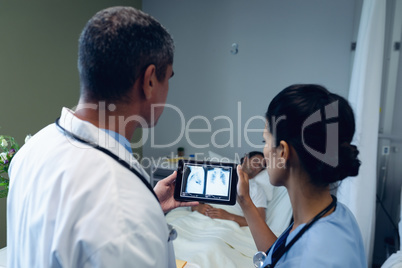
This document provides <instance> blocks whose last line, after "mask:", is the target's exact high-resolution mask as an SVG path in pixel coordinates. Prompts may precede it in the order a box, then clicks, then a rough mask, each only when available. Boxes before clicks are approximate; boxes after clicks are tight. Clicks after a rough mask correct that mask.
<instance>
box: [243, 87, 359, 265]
mask: <svg viewBox="0 0 402 268" xmlns="http://www.w3.org/2000/svg"><path fill="white" fill-rule="evenodd" d="M354 131H355V121H354V115H353V111H352V108H351V107H350V105H349V104H348V102H347V101H346V100H345V99H344V98H342V97H340V96H338V95H336V94H333V93H331V92H329V91H328V90H326V89H325V88H324V87H322V86H319V85H292V86H289V87H287V88H285V89H284V90H282V91H281V92H280V93H279V94H278V95H277V96H276V97H275V98H274V99H273V100H272V101H271V103H270V105H269V107H268V111H267V113H266V127H265V130H264V141H265V147H264V157H265V160H266V164H267V170H268V174H269V178H270V181H271V183H272V184H273V185H275V186H285V187H286V188H287V190H288V193H289V197H290V200H291V204H292V208H293V218H294V222H293V224H292V225H291V226H289V228H288V229H287V230H286V231H285V232H284V233H283V234H282V235H281V236H280V237H279V238H278V239H277V238H276V236H275V235H274V234H273V233H272V231H271V230H270V229H269V227H268V226H267V225H266V224H265V222H264V220H263V219H261V217H259V216H258V212H257V209H256V207H255V206H254V205H253V202H251V199H250V196H249V193H248V189H249V187H248V178H247V174H245V173H244V172H243V171H242V170H241V166H239V167H238V173H239V183H238V202H239V203H240V205H241V207H242V209H243V211H244V215H245V217H246V219H247V222H248V224H249V226H250V230H251V232H252V235H253V238H254V241H255V243H256V245H257V248H258V250H261V251H266V250H268V251H267V252H266V255H267V256H266V258H265V261H264V260H262V261H261V262H260V267H274V266H275V265H277V267H367V263H366V257H365V253H364V248H363V243H362V237H361V233H360V230H359V227H358V225H357V223H356V220H355V218H354V216H353V215H352V213H351V212H350V211H349V210H348V208H347V207H346V206H345V205H343V204H341V203H339V202H337V201H336V197H334V196H331V194H330V188H329V185H330V184H332V183H335V182H338V181H341V180H343V179H344V178H346V177H348V176H356V175H357V174H358V170H359V166H360V161H359V160H358V159H357V155H358V153H359V152H358V150H357V148H356V146H354V145H351V144H350V142H351V141H352V137H353V134H354ZM276 239H277V240H276ZM275 240H276V241H275ZM263 255H264V254H263ZM262 259H264V258H262Z"/></svg>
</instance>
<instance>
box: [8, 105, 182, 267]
mask: <svg viewBox="0 0 402 268" xmlns="http://www.w3.org/2000/svg"><path fill="white" fill-rule="evenodd" d="M60 124H61V125H62V126H63V127H64V128H66V129H67V130H68V131H70V132H73V133H74V134H76V135H77V136H79V137H81V138H83V139H85V140H88V141H92V142H95V143H98V144H99V145H100V146H102V147H106V148H108V150H110V151H112V152H113V153H114V154H116V155H118V156H119V157H120V158H122V159H125V160H126V161H127V162H128V163H129V164H130V165H132V166H133V167H135V168H136V169H137V170H138V171H139V172H140V173H142V174H143V175H144V177H146V178H147V179H148V180H149V177H148V175H147V174H146V173H145V171H144V170H143V169H142V168H141V166H140V165H139V163H138V162H137V161H136V160H135V159H134V158H133V156H132V155H131V154H130V153H129V152H128V151H127V150H126V149H125V148H124V147H123V146H122V145H121V144H120V143H118V142H117V141H116V140H115V139H114V138H113V137H111V136H109V135H108V134H106V133H105V132H104V131H101V130H100V129H98V128H97V127H95V126H94V125H92V124H90V123H88V122H85V121H82V120H80V119H78V118H77V117H75V116H74V115H73V112H72V111H70V110H68V109H66V108H63V111H62V115H61V119H60ZM10 178H11V180H10V182H11V184H10V191H9V196H8V200H7V226H8V228H7V242H8V245H7V251H8V267H30V268H32V267H40V268H43V267H74V268H75V267H141V268H143V267H176V265H175V257H174V252H173V246H172V243H171V242H168V235H169V232H168V228H167V224H166V221H165V217H164V214H163V211H162V209H161V207H160V205H159V203H158V201H157V200H156V198H155V197H154V196H153V195H152V193H151V192H150V191H149V189H148V188H147V187H146V186H145V185H144V183H143V182H142V181H141V180H140V179H139V178H138V177H137V176H135V175H134V174H133V173H132V172H131V171H130V170H128V169H127V168H125V167H123V166H122V165H120V164H119V163H118V162H117V161H115V160H114V159H112V158H111V157H110V156H108V155H106V154H105V153H102V152H100V151H98V150H96V149H93V148H90V147H89V146H87V145H84V144H82V143H80V142H77V141H74V140H72V139H71V138H68V137H67V136H66V135H65V134H64V133H63V132H62V131H60V129H59V128H57V126H56V125H55V124H51V125H49V126H47V127H46V128H44V129H43V130H41V131H40V132H38V133H37V134H36V135H34V136H33V137H32V138H31V139H30V140H29V141H28V142H27V143H26V144H25V145H24V146H23V147H22V148H21V149H20V151H19V152H18V153H17V154H16V155H15V157H14V159H13V161H12V163H11V167H10Z"/></svg>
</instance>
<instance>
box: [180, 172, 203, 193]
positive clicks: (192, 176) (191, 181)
mask: <svg viewBox="0 0 402 268" xmlns="http://www.w3.org/2000/svg"><path fill="white" fill-rule="evenodd" d="M187 174H188V177H187V185H186V192H187V193H192V194H203V193H204V184H205V171H204V168H203V167H202V166H186V167H185V172H184V176H187Z"/></svg>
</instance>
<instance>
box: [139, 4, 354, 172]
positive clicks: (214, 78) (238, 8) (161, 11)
mask: <svg viewBox="0 0 402 268" xmlns="http://www.w3.org/2000/svg"><path fill="white" fill-rule="evenodd" d="M212 3H213V4H212ZM359 4H360V5H361V1H355V0H353V1H351V0H340V1H331V0H324V1H322V0H303V1H291V0H286V1H274V0H268V1H267V0H257V1H232V0H221V1H180V0H170V1H158V0H147V1H144V2H143V9H144V11H146V12H148V13H150V14H151V15H153V16H154V17H156V18H157V19H158V20H160V22H161V23H162V24H163V25H164V26H165V27H166V28H167V29H168V31H170V33H171V34H172V36H173V38H174V40H175V45H176V52H175V60H174V65H173V67H174V72H175V75H174V77H173V78H172V79H171V82H170V90H169V94H168V98H167V103H168V104H169V106H167V107H165V110H164V113H163V114H162V116H161V117H160V119H159V122H158V124H157V126H156V127H155V128H153V129H150V130H148V129H144V136H143V141H144V146H143V152H144V156H145V157H161V156H168V155H171V153H172V152H173V153H175V152H176V150H177V147H184V148H185V154H186V155H189V154H195V153H200V155H199V156H201V157H202V156H207V153H208V151H209V150H210V151H213V152H216V153H218V154H220V155H223V156H226V157H228V158H230V159H235V158H237V157H236V156H242V155H243V154H244V153H246V152H248V151H251V150H262V147H263V143H262V130H263V128H264V125H265V120H264V118H263V116H264V113H265V111H266V109H267V107H268V104H269V102H270V100H271V99H272V98H273V97H274V96H275V95H276V94H277V93H278V92H279V91H280V90H282V89H283V88H285V87H286V86H289V85H291V84H294V83H317V84H321V85H324V86H326V87H327V88H328V89H329V90H331V91H334V92H337V93H339V94H340V95H342V96H344V97H347V95H348V87H349V81H350V74H351V61H352V55H353V51H352V49H351V45H352V42H353V41H355V40H354V38H355V29H356V26H357V25H356V24H357V22H358V18H357V15H356V14H358V15H360V6H359ZM234 43H235V44H237V45H238V51H237V53H236V51H235V49H234V48H235V47H233V44H234ZM197 129H199V131H197ZM149 163H150V159H149V158H145V159H144V160H143V164H144V166H148V165H149Z"/></svg>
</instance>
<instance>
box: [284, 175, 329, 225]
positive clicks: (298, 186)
mask: <svg viewBox="0 0 402 268" xmlns="http://www.w3.org/2000/svg"><path fill="white" fill-rule="evenodd" d="M292 182H293V183H289V185H287V189H288V193H289V197H290V201H291V203H292V208H293V219H294V223H293V228H292V231H293V230H294V229H296V228H297V227H298V226H299V225H300V224H303V223H307V222H309V221H310V220H311V219H313V218H314V217H315V216H316V215H317V214H318V213H320V212H321V211H322V210H324V209H325V208H326V207H327V206H328V205H329V204H331V202H332V196H331V193H330V191H329V187H325V188H323V187H317V186H314V185H312V184H311V182H309V181H308V178H305V179H301V178H296V179H295V180H293V181H292ZM332 212H333V209H331V210H330V211H329V212H328V213H326V214H325V215H324V216H323V217H325V216H328V215H329V214H331V213H332Z"/></svg>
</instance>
